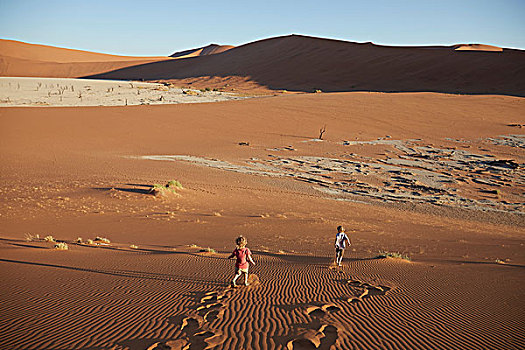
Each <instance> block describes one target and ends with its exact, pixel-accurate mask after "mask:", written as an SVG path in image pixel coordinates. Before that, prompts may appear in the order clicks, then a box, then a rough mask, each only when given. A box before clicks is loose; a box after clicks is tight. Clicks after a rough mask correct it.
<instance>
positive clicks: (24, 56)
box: [0, 39, 171, 78]
mask: <svg viewBox="0 0 525 350" xmlns="http://www.w3.org/2000/svg"><path fill="white" fill-rule="evenodd" d="M170 59H171V58H169V57H131V56H116V55H108V54H102V53H96V52H89V51H81V50H72V49H64V48H59V47H54V46H46V45H36V44H28V43H23V42H20V41H14V40H1V39H0V76H11V77H49V78H76V77H80V76H83V75H90V74H97V73H103V72H107V71H111V70H115V69H120V68H123V67H129V66H136V65H141V64H145V63H150V62H155V61H159V60H170Z"/></svg>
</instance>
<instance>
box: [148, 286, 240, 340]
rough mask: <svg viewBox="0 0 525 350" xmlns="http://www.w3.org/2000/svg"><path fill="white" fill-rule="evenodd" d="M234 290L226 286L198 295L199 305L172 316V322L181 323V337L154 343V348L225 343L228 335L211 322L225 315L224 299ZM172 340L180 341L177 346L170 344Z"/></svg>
mask: <svg viewBox="0 0 525 350" xmlns="http://www.w3.org/2000/svg"><path fill="white" fill-rule="evenodd" d="M232 292H233V290H231V289H229V288H226V289H224V290H222V291H214V292H207V293H205V294H204V295H202V294H200V296H198V297H197V300H198V303H197V306H196V307H193V308H192V309H191V310H190V311H189V312H188V313H187V314H186V315H185V316H175V317H171V318H170V322H172V323H176V324H180V330H181V331H182V334H181V335H180V337H179V339H176V340H173V341H169V342H160V343H156V344H153V345H155V347H153V348H152V350H153V349H154V350H163V349H211V348H214V347H216V346H218V345H220V344H222V343H224V341H225V340H226V336H225V335H224V334H222V333H221V332H219V331H217V330H215V329H213V328H211V327H210V326H209V324H210V323H211V322H212V321H213V320H215V319H217V318H220V317H222V316H223V314H224V311H225V303H224V302H222V300H225V299H227V297H228V295H229V294H230V293H232ZM171 342H178V343H177V344H176V346H175V345H174V344H175V343H173V344H170V343H171ZM153 345H152V346H153ZM170 346H171V347H170Z"/></svg>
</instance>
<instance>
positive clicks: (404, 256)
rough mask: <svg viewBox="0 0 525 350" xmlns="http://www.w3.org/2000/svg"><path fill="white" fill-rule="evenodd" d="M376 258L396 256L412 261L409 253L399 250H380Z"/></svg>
mask: <svg viewBox="0 0 525 350" xmlns="http://www.w3.org/2000/svg"><path fill="white" fill-rule="evenodd" d="M376 258H378V259H384V258H396V259H403V260H407V261H410V257H409V256H408V255H406V254H401V253H399V252H386V251H379V255H378V256H377V257H376Z"/></svg>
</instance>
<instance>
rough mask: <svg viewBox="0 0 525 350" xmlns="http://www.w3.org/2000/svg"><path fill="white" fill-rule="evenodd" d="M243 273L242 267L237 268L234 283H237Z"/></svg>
mask: <svg viewBox="0 0 525 350" xmlns="http://www.w3.org/2000/svg"><path fill="white" fill-rule="evenodd" d="M241 274H242V271H241V269H239V268H235V276H234V277H233V284H235V282H237V280H238V279H239V277H241Z"/></svg>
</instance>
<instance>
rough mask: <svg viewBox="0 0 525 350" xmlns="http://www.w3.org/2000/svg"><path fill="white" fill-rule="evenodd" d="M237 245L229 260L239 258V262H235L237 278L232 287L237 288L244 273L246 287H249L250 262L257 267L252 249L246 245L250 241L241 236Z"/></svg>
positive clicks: (234, 279) (236, 241) (235, 277)
mask: <svg viewBox="0 0 525 350" xmlns="http://www.w3.org/2000/svg"><path fill="white" fill-rule="evenodd" d="M235 244H236V245H237V247H236V248H235V250H234V251H233V253H231V255H230V256H229V257H228V259H232V258H237V261H236V262H235V276H234V277H233V281H232V284H231V285H232V287H233V288H235V287H237V284H236V282H237V279H239V277H241V275H242V274H243V273H244V285H245V286H247V285H248V267H249V266H250V265H249V264H248V262H251V263H252V264H253V265H255V262H254V261H253V259H252V252H251V251H250V249H248V248H246V244H248V240H247V239H246V237H244V236H239V237H237V239H236V240H235Z"/></svg>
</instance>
